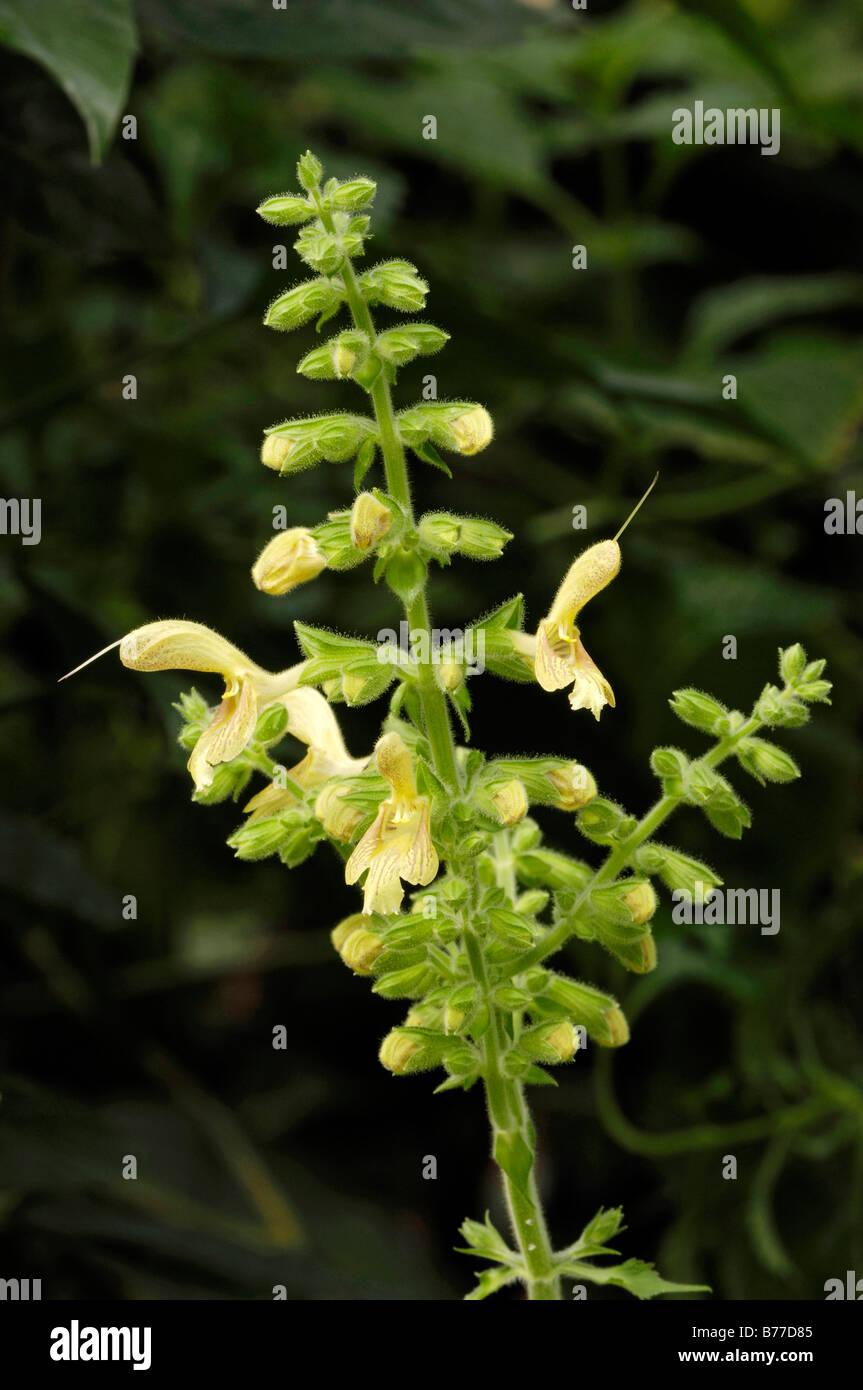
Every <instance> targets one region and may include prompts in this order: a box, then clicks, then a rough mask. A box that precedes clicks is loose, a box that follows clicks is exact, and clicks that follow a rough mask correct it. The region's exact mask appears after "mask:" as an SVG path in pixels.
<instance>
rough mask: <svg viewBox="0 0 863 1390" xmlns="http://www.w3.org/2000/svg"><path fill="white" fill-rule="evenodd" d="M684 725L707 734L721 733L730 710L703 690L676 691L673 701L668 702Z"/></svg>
mask: <svg viewBox="0 0 863 1390" xmlns="http://www.w3.org/2000/svg"><path fill="white" fill-rule="evenodd" d="M668 703H669V704H670V706H671V708H672V710H673V711H674V713H675V714H676V715H677V717H678V719H682V720H683V722H684V724H691V725H692V727H693V728H694V729H701V730H702V731H703V732H704V733H706V734H715V733H718V732H719V729H720V725H721V723H722V721H723V720H724V719H726V718H727V716H728V710H727V709H726V708H725V706H724V705H721V704H720V703H719V701H718V700H714V699H713V696H712V695H705V694H704V692H703V691H702V690H675V692H674V697H673V699H671V700H669V702H668Z"/></svg>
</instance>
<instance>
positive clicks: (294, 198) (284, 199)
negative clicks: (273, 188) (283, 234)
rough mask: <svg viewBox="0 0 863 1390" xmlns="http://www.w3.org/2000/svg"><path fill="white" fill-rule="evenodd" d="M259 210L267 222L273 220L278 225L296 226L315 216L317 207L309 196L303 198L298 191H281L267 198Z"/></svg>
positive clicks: (259, 213) (260, 215)
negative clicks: (310, 200)
mask: <svg viewBox="0 0 863 1390" xmlns="http://www.w3.org/2000/svg"><path fill="white" fill-rule="evenodd" d="M257 212H258V216H259V217H263V219H264V221H265V222H272V223H273V225H274V226H276V227H294V226H296V225H297V223H298V222H307V221H308V220H309V218H310V217H314V215H315V208H314V205H313V204H312V203H310V202H309V200H308V198H301V197H300V196H299V194H297V193H279V194H277V195H276V196H275V197H273V198H265V199H264V201H263V202H262V203H261V204H259V206H258V209H257Z"/></svg>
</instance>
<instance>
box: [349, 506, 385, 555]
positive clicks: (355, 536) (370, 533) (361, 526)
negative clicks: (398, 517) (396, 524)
mask: <svg viewBox="0 0 863 1390" xmlns="http://www.w3.org/2000/svg"><path fill="white" fill-rule="evenodd" d="M392 519H393V514H392V512H391V511H390V509H389V507H386V506H384V504H383V502H379V501H378V499H377V498H376V497H375V495H374V493H372V492H361V493H360V494H359V496H358V497H357V498H356V500H355V502H354V505H353V507H352V509H351V540H352V542H353V544H354V545H355V546H356V548H357V550H370V549H371V547H372V546H373V545H374V544H375V542H376V541H379V540H380V538H381V536H385V535H386V534H387V532H388V531H389V529H390V526H391V524H392Z"/></svg>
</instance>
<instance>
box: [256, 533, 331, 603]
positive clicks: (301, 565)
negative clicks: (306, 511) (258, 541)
mask: <svg viewBox="0 0 863 1390" xmlns="http://www.w3.org/2000/svg"><path fill="white" fill-rule="evenodd" d="M326 567H327V562H326V560H325V559H324V556H323V555H322V554H321V552H320V550H319V549H318V546H317V542H316V541H315V538H314V536H313V535H312V533H311V531H309V530H308V529H307V528H306V527H305V526H292V527H291V528H290V530H288V531H282V532H280V533H279V535H277V536H274V537H273V539H272V540H271V541H269V542H268V544H267V545H265V546H264V548H263V550H262V551H261V553H260V555H259V556H258V558H257V560H256V561H255V563H254V565H253V566H252V579H253V580H254V582H255V585H256V587H257V588H259V589H261V590H262V591H263V592H264V593H265V594H286V593H288V591H289V590H290V589H295V588H296V587H297V585H298V584H305V583H306V581H307V580H308V579H314V578H315V577H316V576H317V575H319V574H320V572H321V570H323V569H326Z"/></svg>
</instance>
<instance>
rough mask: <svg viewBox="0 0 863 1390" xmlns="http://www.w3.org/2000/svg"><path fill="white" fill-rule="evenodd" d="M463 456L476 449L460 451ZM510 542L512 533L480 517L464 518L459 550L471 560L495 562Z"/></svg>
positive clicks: (474, 451)
mask: <svg viewBox="0 0 863 1390" xmlns="http://www.w3.org/2000/svg"><path fill="white" fill-rule="evenodd" d="M461 452H462V453H463V454H466V453H474V454H475V453H476V452H477V450H476V449H462V451H461ZM511 540H512V532H511V531H506V530H505V529H504V528H503V526H497V525H496V524H495V523H494V522H493V521H483V520H482V519H481V518H480V517H473V516H466V517H464V518H463V520H462V523H461V538H460V540H459V546H458V548H459V550H460V551H461V553H462V555H467V556H469V557H470V559H472V560H497V559H499V558H500V556H501V555H502V554H503V548H504V546H505V545H506V543H507V541H511Z"/></svg>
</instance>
